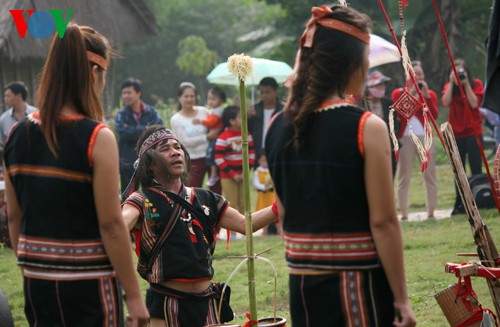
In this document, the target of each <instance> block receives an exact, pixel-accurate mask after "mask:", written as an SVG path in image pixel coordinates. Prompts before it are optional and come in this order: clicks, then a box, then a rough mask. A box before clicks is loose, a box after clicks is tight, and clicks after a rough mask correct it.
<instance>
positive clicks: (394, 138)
mask: <svg viewBox="0 0 500 327" xmlns="http://www.w3.org/2000/svg"><path fill="white" fill-rule="evenodd" d="M394 111H395V110H394V108H391V110H390V111H389V133H390V135H391V140H392V145H393V146H394V156H395V157H396V161H398V159H399V142H398V137H397V135H396V131H395V128H394Z"/></svg>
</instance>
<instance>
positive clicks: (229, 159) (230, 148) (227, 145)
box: [215, 127, 255, 178]
mask: <svg viewBox="0 0 500 327" xmlns="http://www.w3.org/2000/svg"><path fill="white" fill-rule="evenodd" d="M248 161H249V165H250V167H251V166H253V165H254V162H255V150H254V145H253V138H252V135H250V134H249V135H248ZM215 163H216V164H217V166H218V167H219V169H220V177H221V178H233V177H234V176H235V175H237V174H241V173H242V171H243V142H242V139H241V130H236V129H233V128H229V127H228V128H226V129H225V130H224V132H222V133H221V134H220V135H219V137H218V138H217V142H216V143H215Z"/></svg>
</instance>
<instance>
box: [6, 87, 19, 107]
mask: <svg viewBox="0 0 500 327" xmlns="http://www.w3.org/2000/svg"><path fill="white" fill-rule="evenodd" d="M19 98H21V94H18V95H15V94H14V93H13V92H12V91H11V89H7V90H5V92H4V94H3V100H4V101H5V106H6V107H7V108H12V107H14V106H15V105H16V104H17V102H18V101H19Z"/></svg>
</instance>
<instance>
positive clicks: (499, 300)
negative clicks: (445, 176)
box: [441, 123, 500, 317]
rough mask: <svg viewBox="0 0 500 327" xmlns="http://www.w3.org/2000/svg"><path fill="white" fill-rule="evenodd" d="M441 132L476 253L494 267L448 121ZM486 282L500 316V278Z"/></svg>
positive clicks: (493, 254) (491, 249) (491, 246)
mask: <svg viewBox="0 0 500 327" xmlns="http://www.w3.org/2000/svg"><path fill="white" fill-rule="evenodd" d="M441 133H442V135H443V139H444V143H443V147H444V149H445V151H446V154H447V155H448V159H449V160H450V164H451V167H452V168H453V173H454V174H455V182H456V183H457V188H458V191H459V193H460V196H461V197H462V202H463V205H464V208H465V213H466V214H467V218H468V220H469V224H470V226H471V230H472V237H473V238H474V242H475V243H476V245H477V253H478V255H479V258H480V259H481V260H484V262H483V266H486V267H496V264H495V262H496V260H497V259H498V251H497V248H496V246H495V243H494V242H493V239H492V237H491V235H490V232H489V231H488V228H487V227H486V225H485V224H484V223H483V220H482V219H481V216H480V215H479V211H478V210H477V206H476V201H475V200H474V195H473V194H472V191H471V189H470V185H469V182H468V180H467V175H466V174H465V170H464V167H463V165H462V161H461V160H460V154H459V152H458V148H457V144H456V142H455V136H454V135H453V131H452V129H451V125H450V124H449V123H444V124H442V125H441ZM486 282H487V284H488V288H489V290H490V295H491V298H492V300H493V304H494V306H495V311H496V313H497V317H500V280H499V279H495V278H487V279H486Z"/></svg>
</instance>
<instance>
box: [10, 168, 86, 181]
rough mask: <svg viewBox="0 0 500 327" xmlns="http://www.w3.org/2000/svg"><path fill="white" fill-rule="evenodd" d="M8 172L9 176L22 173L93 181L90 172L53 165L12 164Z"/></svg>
mask: <svg viewBox="0 0 500 327" xmlns="http://www.w3.org/2000/svg"><path fill="white" fill-rule="evenodd" d="M7 172H8V174H9V176H15V175H18V174H21V175H31V176H39V177H52V178H62V179H67V180H71V181H74V182H82V183H90V182H92V177H91V176H90V175H89V174H84V173H80V172H76V171H71V170H66V169H60V168H53V167H41V166H33V165H12V166H10V167H8V168H7Z"/></svg>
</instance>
